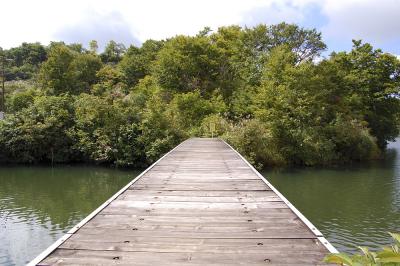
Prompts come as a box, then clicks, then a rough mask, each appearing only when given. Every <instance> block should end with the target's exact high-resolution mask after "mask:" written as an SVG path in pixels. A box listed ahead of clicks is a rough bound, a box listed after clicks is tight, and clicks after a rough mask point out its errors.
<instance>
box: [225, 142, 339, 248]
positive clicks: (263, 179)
mask: <svg viewBox="0 0 400 266" xmlns="http://www.w3.org/2000/svg"><path fill="white" fill-rule="evenodd" d="M221 141H222V142H223V143H225V145H227V146H228V147H229V148H231V149H232V150H233V151H234V152H235V153H236V154H237V155H239V157H240V158H241V159H242V160H243V161H244V162H245V163H246V164H247V165H248V166H249V167H250V169H251V170H253V172H254V173H255V174H256V175H257V176H258V177H259V178H260V179H261V180H262V181H263V182H264V183H265V184H266V185H267V186H268V187H269V188H271V190H272V191H274V192H275V193H276V195H277V196H278V197H279V198H281V199H282V201H283V202H284V203H285V204H286V205H287V206H288V207H289V209H291V210H292V211H293V212H294V213H295V214H296V215H297V217H299V218H300V220H301V221H302V222H303V223H304V224H305V225H306V226H307V227H308V228H309V229H310V230H311V232H313V233H314V234H315V236H316V237H317V238H318V240H319V241H320V242H321V243H322V244H323V245H324V246H325V247H326V248H327V249H328V250H329V252H331V253H339V252H338V251H337V249H336V248H335V247H334V246H332V244H330V243H329V241H328V240H326V239H325V237H324V236H323V234H322V233H321V232H320V231H319V230H318V229H317V227H315V226H314V225H313V224H312V223H311V222H310V221H309V220H308V219H307V218H306V217H305V216H304V215H303V214H302V213H301V212H300V211H299V210H298V209H297V208H296V207H295V206H294V205H293V204H292V203H290V201H289V200H287V199H286V198H285V196H283V195H282V194H281V193H280V192H279V191H278V190H277V189H276V188H275V187H274V186H273V185H272V184H271V183H270V182H268V181H267V180H266V178H264V176H262V175H261V174H260V173H259V172H258V171H257V170H256V169H255V168H254V167H253V166H252V165H251V164H250V163H249V162H248V161H247V160H246V159H245V158H244V157H243V156H242V155H241V154H240V153H239V152H238V151H236V150H235V149H234V148H233V147H232V146H231V145H229V144H228V143H227V142H226V141H225V140H223V139H221Z"/></svg>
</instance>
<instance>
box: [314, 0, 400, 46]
mask: <svg viewBox="0 0 400 266" xmlns="http://www.w3.org/2000/svg"><path fill="white" fill-rule="evenodd" d="M322 10H323V13H324V14H325V15H326V16H327V18H328V21H329V23H328V24H327V25H326V26H325V27H323V28H322V29H321V30H322V31H323V32H324V34H325V35H327V36H329V37H331V38H353V39H365V40H367V41H373V42H375V43H378V44H380V43H384V42H390V41H393V40H395V39H398V38H399V37H400V2H399V1H398V0H381V1H373V0H363V1H362V0H346V1H337V0H336V1H335V0H327V1H325V3H324V4H323V5H322Z"/></svg>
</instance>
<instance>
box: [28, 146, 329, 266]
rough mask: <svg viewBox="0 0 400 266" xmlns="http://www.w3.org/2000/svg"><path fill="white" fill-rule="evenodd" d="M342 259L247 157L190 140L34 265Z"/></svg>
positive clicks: (295, 262)
mask: <svg viewBox="0 0 400 266" xmlns="http://www.w3.org/2000/svg"><path fill="white" fill-rule="evenodd" d="M329 252H336V250H335V248H334V247H333V246H332V245H330V244H329V243H328V241H327V240H326V239H325V238H324V237H323V235H322V234H321V233H320V232H319V231H318V230H317V229H316V228H315V227H314V226H313V225H312V224H311V223H310V222H309V221H308V220H307V219H306V218H305V217H304V216H303V215H302V214H301V213H300V212H299V211H298V210H297V209H296V208H295V207H294V206H293V205H291V204H290V202H288V201H287V200H286V198H285V197H284V196H282V195H281V194H280V193H279V191H277V190H276V189H275V188H274V187H273V186H272V185H271V184H270V183H268V182H267V181H266V180H265V179H264V178H263V177H262V176H261V175H260V174H259V173H258V172H257V171H256V170H255V169H254V168H253V167H252V166H251V165H250V164H249V163H248V162H247V161H246V160H245V159H244V158H243V157H242V156H241V155H240V154H239V153H237V152H236V151H235V150H234V149H232V148H231V147H230V146H229V145H228V144H226V143H225V142H223V141H222V140H219V139H201V138H194V139H189V140H187V141H184V142H183V143H181V144H180V145H178V146H177V147H176V148H175V149H173V150H172V151H170V152H169V153H168V154H166V155H165V156H164V157H162V158H161V159H160V160H158V161H157V162H156V163H155V164H153V165H152V166H150V167H149V168H148V169H147V170H146V171H144V172H143V173H142V174H141V175H140V176H138V177H137V178H135V179H134V180H133V181H132V182H130V183H129V184H128V185H127V186H126V187H124V188H123V189H121V190H120V191H119V192H118V193H117V194H115V195H114V196H113V197H111V198H110V199H109V200H108V201H106V202H105V203H104V204H103V205H102V206H100V207H99V208H98V209H96V210H95V211H94V212H93V213H91V214H90V215H89V216H88V217H86V218H85V219H84V220H83V221H82V222H81V223H79V224H78V225H77V226H75V227H74V228H72V229H71V230H70V231H69V232H68V233H67V234H66V235H65V236H63V237H62V238H61V239H59V240H58V241H57V242H56V243H54V244H53V245H52V246H50V247H49V248H48V249H47V250H45V251H44V252H43V253H42V254H40V255H39V256H38V257H37V258H36V259H34V260H33V261H32V262H31V263H30V265H69V264H74V265H82V264H84V265H88V264H92V265H110V264H122V265H124V264H125V265H154V266H155V265H288V264H293V265H320V264H323V263H322V260H323V258H324V256H325V255H326V254H328V253H329Z"/></svg>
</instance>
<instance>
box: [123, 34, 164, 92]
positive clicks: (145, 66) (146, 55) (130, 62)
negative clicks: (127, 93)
mask: <svg viewBox="0 0 400 266" xmlns="http://www.w3.org/2000/svg"><path fill="white" fill-rule="evenodd" d="M162 46H163V42H162V41H154V40H148V41H146V42H144V43H143V44H142V46H141V47H140V48H137V47H136V46H133V45H132V46H130V47H129V48H128V50H127V52H126V54H125V56H124V57H123V58H122V60H121V62H120V64H119V67H120V69H121V71H122V73H123V74H124V79H125V82H126V83H127V85H128V86H132V87H133V86H135V85H136V84H137V83H138V82H139V80H140V79H142V78H144V77H145V76H146V75H149V74H150V73H151V69H152V66H153V64H154V61H155V60H156V57H157V53H158V51H159V50H160V49H161V48H162Z"/></svg>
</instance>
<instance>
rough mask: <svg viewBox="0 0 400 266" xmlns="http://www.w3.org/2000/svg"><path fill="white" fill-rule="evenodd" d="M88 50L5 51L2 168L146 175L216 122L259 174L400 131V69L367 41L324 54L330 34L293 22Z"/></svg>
mask: <svg viewBox="0 0 400 266" xmlns="http://www.w3.org/2000/svg"><path fill="white" fill-rule="evenodd" d="M87 47H88V48H84V46H83V45H82V44H65V43H62V42H53V43H51V44H49V45H48V46H43V45H41V44H40V43H23V44H22V45H21V46H19V47H16V48H11V49H8V50H3V49H1V50H0V53H1V54H0V56H1V58H2V59H3V60H2V63H3V66H4V70H5V79H6V95H5V96H6V99H5V106H4V107H3V109H4V110H6V115H5V119H4V120H1V121H0V161H2V162H17V163H41V162H44V163H50V162H55V163H67V162H92V163H99V164H113V165H117V166H131V167H142V166H145V165H148V164H149V163H151V162H153V161H154V160H156V159H157V158H158V157H160V155H161V154H163V153H165V152H167V151H168V150H170V149H171V148H173V147H174V146H175V145H177V144H178V143H179V142H181V141H182V140H184V139H186V138H189V137H192V136H210V135H211V132H210V125H215V132H214V135H216V136H219V137H221V138H223V139H225V140H227V141H228V142H229V143H230V144H232V145H233V146H234V147H235V148H237V149H238V150H239V152H241V153H242V154H244V155H245V156H246V157H247V158H248V159H249V160H250V161H251V162H252V163H254V164H255V165H256V166H257V167H263V166H264V167H265V166H276V165H309V166H312V165H331V164H338V163H347V162H352V161H360V160H370V159H376V158H379V157H380V155H381V154H382V151H383V150H384V149H385V146H386V143H387V141H390V140H393V139H394V138H395V137H396V136H397V135H398V134H399V127H398V125H399V123H398V119H399V112H400V103H399V98H398V96H399V90H400V61H399V60H398V59H397V58H396V57H395V56H393V55H391V54H389V53H384V52H383V51H381V50H380V49H374V48H373V47H372V46H371V45H370V44H368V43H363V42H362V41H353V48H352V50H351V51H349V52H334V53H332V54H331V55H330V56H329V57H328V58H322V57H321V53H323V52H324V51H325V50H326V45H325V44H324V43H323V41H322V37H321V34H320V33H319V32H317V31H316V30H315V29H305V28H301V27H299V26H297V25H294V24H286V23H281V24H277V25H269V26H267V25H258V26H255V27H252V28H242V27H239V26H228V27H221V28H219V29H218V30H217V31H215V32H213V31H211V30H210V29H209V28H205V29H203V30H202V31H200V32H199V33H198V34H197V35H195V36H184V35H178V36H175V37H172V38H170V39H166V40H161V41H155V40H148V41H146V42H144V43H143V44H142V45H141V46H140V47H136V46H134V45H131V46H130V47H128V48H126V47H125V46H124V45H123V44H120V43H116V42H114V41H110V42H109V43H108V44H107V46H106V47H105V49H104V51H101V52H100V51H98V50H99V49H98V45H97V42H96V41H92V42H90V44H88V46H87ZM211 127H214V126H211Z"/></svg>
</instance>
